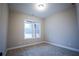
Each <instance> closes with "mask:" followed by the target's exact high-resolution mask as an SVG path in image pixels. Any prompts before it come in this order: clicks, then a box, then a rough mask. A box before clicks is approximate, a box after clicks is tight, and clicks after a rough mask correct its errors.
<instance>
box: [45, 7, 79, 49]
mask: <svg viewBox="0 0 79 59" xmlns="http://www.w3.org/2000/svg"><path fill="white" fill-rule="evenodd" d="M45 33H46V34H45V39H46V40H47V41H49V42H51V43H55V44H59V45H63V46H68V47H72V48H77V49H79V39H78V27H77V19H76V11H75V8H74V7H71V8H68V9H66V10H64V11H62V12H59V13H56V14H54V15H52V16H50V17H49V18H47V19H46V21H45Z"/></svg>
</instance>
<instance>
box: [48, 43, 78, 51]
mask: <svg viewBox="0 0 79 59" xmlns="http://www.w3.org/2000/svg"><path fill="white" fill-rule="evenodd" d="M46 43H48V44H51V45H55V46H58V47H61V48H65V49H69V50H72V51H75V52H79V49H76V48H72V47H68V46H64V45H60V44H55V43H51V42H46Z"/></svg>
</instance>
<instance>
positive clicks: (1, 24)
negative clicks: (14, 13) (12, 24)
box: [0, 4, 8, 54]
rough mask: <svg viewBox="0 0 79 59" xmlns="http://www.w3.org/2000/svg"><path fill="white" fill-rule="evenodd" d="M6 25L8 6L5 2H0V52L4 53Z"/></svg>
mask: <svg viewBox="0 0 79 59" xmlns="http://www.w3.org/2000/svg"><path fill="white" fill-rule="evenodd" d="M7 25H8V7H7V4H0V52H3V54H5V51H6V45H7V44H6V42H7V41H6V40H7V27H8V26H7Z"/></svg>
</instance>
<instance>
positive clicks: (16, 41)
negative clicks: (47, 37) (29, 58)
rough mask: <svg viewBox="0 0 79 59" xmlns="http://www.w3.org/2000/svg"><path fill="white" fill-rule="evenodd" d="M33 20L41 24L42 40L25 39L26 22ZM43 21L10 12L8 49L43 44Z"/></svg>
mask: <svg viewBox="0 0 79 59" xmlns="http://www.w3.org/2000/svg"><path fill="white" fill-rule="evenodd" d="M28 18H29V19H31V20H34V21H36V22H40V23H41V38H40V39H26V40H25V39H24V20H25V19H28ZM43 32H44V25H43V20H42V19H41V18H38V17H34V16H29V15H26V14H23V13H20V12H17V11H12V10H11V11H10V14H9V30H8V48H12V47H17V46H22V45H28V44H33V43H37V42H42V41H43V40H44V33H43Z"/></svg>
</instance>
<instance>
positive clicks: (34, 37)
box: [24, 20, 41, 40]
mask: <svg viewBox="0 0 79 59" xmlns="http://www.w3.org/2000/svg"><path fill="white" fill-rule="evenodd" d="M24 22H27V23H32V38H25V33H24V39H25V40H26V39H40V38H41V23H40V22H36V21H31V20H24ZM36 23H39V25H40V26H39V37H36V33H34V32H36V31H35V29H34V24H36ZM24 25H25V23H24ZM24 31H25V28H24Z"/></svg>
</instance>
